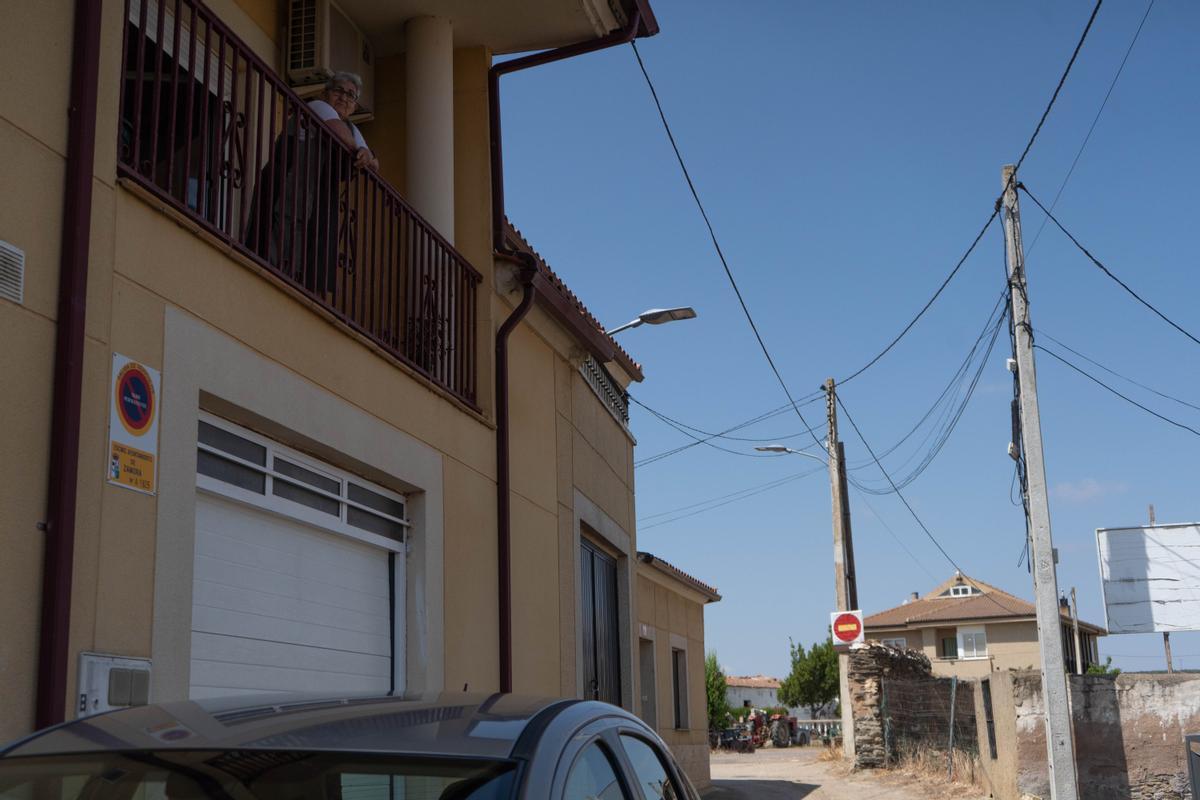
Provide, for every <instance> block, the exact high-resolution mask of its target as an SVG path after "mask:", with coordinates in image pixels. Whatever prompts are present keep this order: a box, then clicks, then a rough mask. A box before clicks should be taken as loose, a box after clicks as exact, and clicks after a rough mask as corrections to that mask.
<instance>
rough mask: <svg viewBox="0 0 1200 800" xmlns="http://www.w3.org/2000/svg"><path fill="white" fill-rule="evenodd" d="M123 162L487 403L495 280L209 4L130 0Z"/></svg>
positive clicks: (226, 237)
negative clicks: (482, 347)
mask: <svg viewBox="0 0 1200 800" xmlns="http://www.w3.org/2000/svg"><path fill="white" fill-rule="evenodd" d="M122 76H123V77H122V84H121V117H120V126H121V127H120V131H119V137H118V148H119V153H118V159H117V161H118V171H119V173H120V175H121V176H122V177H124V178H127V179H129V180H131V181H133V182H135V183H136V184H138V185H139V186H140V187H142V188H143V189H144V190H146V191H148V192H149V193H151V194H152V195H153V196H155V197H156V198H158V199H159V200H161V201H162V202H163V203H165V204H166V205H169V206H170V207H171V208H173V209H174V210H175V211H176V212H178V213H180V214H183V215H185V216H186V217H188V218H189V219H191V220H192V221H193V222H195V223H196V224H197V225H199V226H200V227H202V228H203V229H204V230H205V231H207V232H208V233H209V234H211V235H212V236H214V237H216V238H217V239H219V240H221V241H222V242H224V243H225V244H227V245H228V246H229V247H230V248H231V249H233V250H234V251H236V252H237V253H239V254H240V255H241V256H244V257H245V258H248V259H251V260H252V261H254V262H255V263H257V264H258V265H259V266H260V267H262V268H264V269H265V270H267V271H269V272H270V273H271V274H272V275H274V276H275V277H276V278H278V279H279V280H281V281H284V282H285V283H287V284H288V285H290V286H291V287H293V288H294V289H296V290H298V291H300V292H301V293H303V294H304V295H306V296H308V297H309V298H310V299H311V300H313V301H314V302H316V303H318V304H320V305H321V306H323V307H324V308H325V309H327V310H328V311H330V312H331V313H332V314H333V315H334V316H336V317H337V318H338V319H339V320H340V321H341V322H343V323H344V324H345V325H347V326H349V327H350V328H351V329H353V330H354V331H356V332H358V333H359V334H361V335H362V336H365V337H366V338H368V339H369V340H370V341H372V342H373V343H375V344H376V345H378V346H379V347H380V348H382V349H383V350H384V351H385V352H387V353H389V354H390V355H391V356H393V357H395V358H396V359H398V360H399V361H401V362H403V363H404V364H406V365H407V366H409V367H411V368H412V369H414V370H415V371H417V372H418V373H420V374H421V375H423V376H424V377H426V378H427V379H428V380H429V381H431V382H432V383H434V384H436V385H437V386H440V387H441V388H443V389H444V390H446V391H447V392H449V393H450V394H451V395H453V396H454V397H456V398H458V399H459V400H461V401H462V402H464V403H466V404H467V405H468V406H470V407H472V408H478V406H477V386H476V372H477V370H476V358H477V343H476V335H475V327H476V326H475V315H476V302H477V294H478V292H477V289H478V287H479V283H480V274H479V273H478V272H477V271H476V270H475V269H474V268H473V267H472V266H471V265H470V264H469V263H468V262H467V260H466V259H465V258H464V257H463V256H462V255H461V254H460V253H459V252H458V251H457V250H455V249H454V247H453V246H452V245H450V244H449V243H448V242H447V241H446V240H445V239H444V238H443V237H442V236H441V235H440V234H438V233H437V231H435V230H434V229H433V227H432V226H431V225H430V224H429V223H428V222H426V221H425V220H424V219H422V218H421V216H420V215H419V214H417V213H416V211H414V210H413V208H412V206H410V205H409V204H408V203H407V202H406V201H405V200H404V198H403V197H401V195H400V193H399V192H398V191H396V189H395V188H394V187H393V186H391V185H390V184H388V183H387V182H386V181H384V180H383V179H382V178H381V177H380V176H379V175H378V174H376V173H374V172H372V171H370V170H366V169H357V168H355V167H354V165H353V154H352V153H351V152H350V150H349V149H348V148H346V147H345V146H344V145H343V144H342V143H341V142H340V141H339V140H338V139H337V138H335V136H334V135H333V133H332V132H331V131H330V130H329V129H328V128H327V127H326V126H325V124H324V123H322V122H321V121H320V120H319V119H318V118H317V117H316V116H315V115H314V114H313V113H312V112H311V111H310V110H309V108H308V107H307V105H306V104H305V102H304V101H303V100H301V98H300V97H298V96H297V95H296V94H295V93H294V92H293V91H292V90H291V89H290V88H289V87H288V85H287V84H286V83H285V82H284V81H283V80H282V79H281V78H280V77H279V76H278V75H276V74H275V73H274V71H273V70H272V69H271V68H270V67H269V66H267V65H266V64H265V63H264V62H263V61H261V60H260V59H259V58H258V57H257V56H256V55H255V54H254V53H253V52H252V51H251V49H250V48H249V47H248V46H247V45H245V44H244V43H243V42H242V41H241V40H240V39H239V38H238V37H237V36H236V35H235V34H234V33H233V32H232V31H231V30H230V29H229V28H228V27H227V26H226V25H225V24H224V23H223V22H222V21H221V20H220V19H218V18H217V17H216V16H215V15H214V14H213V13H212V12H211V11H210V10H209V9H208V8H207V7H206V6H204V5H203V4H202V3H201V2H199V0H127V5H126V27H125V46H124V51H123V57H122Z"/></svg>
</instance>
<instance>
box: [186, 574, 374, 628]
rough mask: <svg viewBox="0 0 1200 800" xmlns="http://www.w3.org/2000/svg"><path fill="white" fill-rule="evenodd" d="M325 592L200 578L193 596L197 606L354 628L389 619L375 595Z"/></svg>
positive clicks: (372, 625)
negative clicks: (290, 591)
mask: <svg viewBox="0 0 1200 800" xmlns="http://www.w3.org/2000/svg"><path fill="white" fill-rule="evenodd" d="M300 594H301V595H303V594H307V592H301V593H300ZM328 594H329V595H330V596H329V597H327V598H326V597H317V598H315V599H313V600H309V599H307V598H305V597H302V596H294V595H288V594H276V593H275V592H268V591H265V590H261V589H252V588H248V587H246V586H239V585H236V584H233V583H226V582H223V581H222V582H215V581H203V582H197V583H196V587H195V592H194V600H195V604H196V605H197V606H206V607H209V608H224V609H229V610H234V611H245V612H248V613H251V614H261V615H262V616H265V617H272V618H275V619H284V620H293V621H298V622H305V621H309V622H313V623H316V624H319V625H329V626H333V627H338V628H346V629H349V630H356V631H368V632H377V631H378V630H379V627H378V626H379V624H380V623H379V620H380V619H383V620H384V624H386V623H387V621H388V619H387V618H386V617H382V615H381V614H380V613H378V612H379V610H380V609H379V600H380V598H379V597H378V596H372V595H364V594H360V593H357V592H343V591H337V592H329V593H328ZM384 610H386V609H384Z"/></svg>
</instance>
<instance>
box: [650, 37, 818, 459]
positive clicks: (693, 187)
mask: <svg viewBox="0 0 1200 800" xmlns="http://www.w3.org/2000/svg"><path fill="white" fill-rule="evenodd" d="M629 45H630V46H631V47H632V48H633V55H634V56H635V57H636V58H637V62H638V66H639V67H641V70H642V76H643V77H645V79H646V85H647V86H649V87H650V95H651V97H653V98H654V106H655V108H657V109H658V117H659V119H661V120H662V124H663V130H665V131H666V132H667V139H669V140H670V142H671V149H672V150H674V151H675V158H676V160H678V161H679V168H680V169H681V170H682V171H683V177H684V179H685V180H686V181H687V185H688V189H690V190H691V192H692V199H694V200H695V201H696V207H697V208H698V209H700V216H701V217H703V218H704V224H705V226H707V227H708V235H709V237H710V238H711V239H712V243H713V248H714V249H715V250H716V251H717V257H718V258H719V259H720V260H721V266H722V267H723V268H724V269H725V277H727V278H728V279H729V285H730V286H731V287H733V293H734V294H735V295H737V299H738V303H739V304H740V305H741V307H742V313H743V314H745V315H746V321H747V322H749V323H750V330H752V331H754V338H755V339H757V340H758V346H759V348H760V349H761V350H762V353H763V355H764V356H765V357H766V359H767V364H769V365H770V366H771V371H772V372H773V373H775V379H776V380H777V381H779V386H780V388H782V389H783V393H784V394H785V395H787V399H788V402H789V404H790V405H791V407H792V409H793V410H795V412H796V416H798V417H799V418H800V421H801V422H803V423H804V427H805V428H807V429H808V433H809V435H810V436H812V438H813V441H814V442H816V443H817V444H818V445H819V444H820V443H821V440H820V439H818V438H817V435H816V434H815V433H813V430H812V426H811V425H809V424H808V420H806V419H805V418H804V414H803V413H802V412H801V411H800V406H799V405H797V404H796V400H795V398H793V397H792V392H791V390H790V389H788V387H787V383H786V382H785V381H784V380H783V376H782V375H781V374H779V368H778V367H776V366H775V359H774V358H772V357H771V352H770V351H769V350H768V349H767V344H766V342H764V341H763V338H762V334H761V333H759V331H758V325H757V324H755V322H754V317H753V316H752V315H751V314H750V308H749V307H748V306H747V305H746V300H745V298H743V297H742V291H741V289H739V288H738V285H737V281H736V280H735V279H734V277H733V271H732V270H731V269H730V268H729V262H728V261H726V260H725V253H724V252H722V250H721V243H720V242H718V241H717V233H716V231H715V230H713V226H712V222H711V221H709V219H708V212H707V211H705V210H704V204H703V203H702V202H700V195H699V193H698V192H697V191H696V185H695V184H694V183H693V182H692V176H691V175H690V174H689V173H688V168H687V165H686V164H685V163H684V162H683V154H682V153H680V152H679V145H678V144H676V143H675V135H674V134H673V133H671V126H670V124H669V123H668V122H667V115H666V114H665V113H664V112H663V107H662V103H661V102H659V99H658V92H657V91H656V90H655V89H654V82H653V81H651V80H650V73H649V72H647V71H646V65H645V63H643V61H642V54H641V53H639V52H638V48H637V42H634V41H631V42H630V43H629Z"/></svg>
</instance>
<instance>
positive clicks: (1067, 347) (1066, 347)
mask: <svg viewBox="0 0 1200 800" xmlns="http://www.w3.org/2000/svg"><path fill="white" fill-rule="evenodd" d="M1038 336H1040V337H1041V338H1043V339H1049V340H1050V341H1052V342H1054V343H1055V344H1056V345H1058V346H1059V347H1061V348H1063V349H1064V350H1067V351H1069V352H1071V353H1074V354H1075V355H1077V356H1079V357H1080V358H1082V359H1083V360H1084V361H1086V362H1088V363H1089V364H1092V365H1093V366H1096V367H1099V368H1100V369H1102V370H1104V371H1105V372H1107V373H1108V374H1109V375H1114V376H1116V377H1118V378H1120V379H1121V380H1123V381H1128V382H1129V383H1132V384H1133V385H1134V386H1137V387H1138V388H1140V389H1145V390H1146V391H1147V392H1150V393H1151V394H1156V395H1158V396H1159V397H1161V398H1163V399H1164V400H1170V401H1172V402H1175V403H1179V404H1180V405H1181V406H1187V407H1188V408H1191V409H1194V410H1196V411H1200V406H1198V405H1196V404H1194V403H1189V402H1188V401H1187V400H1181V399H1180V398H1178V397H1175V396H1173V395H1169V394H1167V393H1166V392H1160V391H1158V390H1157V389H1155V388H1153V387H1151V386H1147V385H1146V384H1144V383H1139V382H1138V381H1135V380H1134V379H1133V378H1131V377H1129V376H1128V375H1122V374H1121V373H1119V372H1117V371H1116V370H1114V369H1110V368H1108V367H1106V366H1104V365H1103V364H1101V363H1100V362H1099V361H1096V360H1095V359H1092V358H1088V357H1087V356H1085V355H1084V354H1083V353H1081V352H1079V351H1078V350H1076V349H1075V348H1073V347H1071V346H1070V345H1068V344H1066V343H1064V342H1061V341H1059V340H1058V339H1055V338H1054V337H1053V336H1051V335H1050V334H1048V333H1046V331H1045V330H1043V329H1041V328H1039V329H1038Z"/></svg>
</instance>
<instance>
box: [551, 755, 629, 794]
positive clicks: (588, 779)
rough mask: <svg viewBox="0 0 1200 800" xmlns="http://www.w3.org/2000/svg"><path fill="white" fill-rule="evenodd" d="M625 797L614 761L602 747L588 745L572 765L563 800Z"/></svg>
mask: <svg viewBox="0 0 1200 800" xmlns="http://www.w3.org/2000/svg"><path fill="white" fill-rule="evenodd" d="M625 797H626V795H625V793H624V792H622V791H621V782H620V781H619V780H618V779H617V772H616V770H615V769H613V765H612V761H611V760H610V759H609V757H608V756H607V755H606V754H605V752H604V751H603V750H601V749H600V745H598V744H590V745H588V746H587V748H586V749H585V750H584V751H583V752H582V753H580V754H579V757H578V758H576V759H575V763H574V764H572V765H571V772H570V774H569V775H567V788H566V790H565V791H564V792H563V800H624V798H625Z"/></svg>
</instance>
